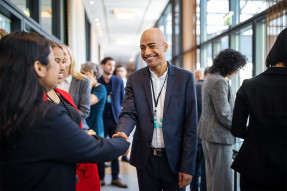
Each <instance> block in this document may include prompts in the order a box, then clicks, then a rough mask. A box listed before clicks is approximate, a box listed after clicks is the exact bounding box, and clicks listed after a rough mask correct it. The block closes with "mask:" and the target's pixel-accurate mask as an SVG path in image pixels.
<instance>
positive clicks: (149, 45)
mask: <svg viewBox="0 0 287 191" xmlns="http://www.w3.org/2000/svg"><path fill="white" fill-rule="evenodd" d="M140 49H141V57H142V59H143V60H144V61H145V62H146V63H147V65H148V66H149V68H156V67H157V66H159V65H161V64H166V60H165V52H166V50H167V44H166V43H165V40H164V37H162V36H161V34H158V33H156V32H154V31H145V32H144V33H143V35H142V37H141V41H140Z"/></svg>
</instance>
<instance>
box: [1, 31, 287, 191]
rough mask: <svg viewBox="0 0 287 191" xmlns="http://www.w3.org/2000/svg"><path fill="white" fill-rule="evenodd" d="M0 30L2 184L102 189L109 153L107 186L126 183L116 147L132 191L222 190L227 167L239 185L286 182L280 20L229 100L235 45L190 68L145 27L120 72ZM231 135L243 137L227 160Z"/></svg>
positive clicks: (286, 45)
mask: <svg viewBox="0 0 287 191" xmlns="http://www.w3.org/2000/svg"><path fill="white" fill-rule="evenodd" d="M0 32H1V33H0V34H1V38H0V90H1V92H0V103H1V104H0V132H1V133H0V138H1V139H0V140H1V141H0V144H1V145H0V147H1V148H0V190H3V191H4V190H77V191H86V190H91V191H99V190H100V188H101V187H102V186H105V185H106V182H105V166H106V163H105V162H107V161H109V162H111V176H112V181H111V184H112V185H114V186H117V187H120V188H127V187H128V185H127V184H125V183H123V182H122V180H121V179H120V178H119V172H120V165H119V159H118V157H119V156H121V155H123V156H122V161H127V162H129V163H130V164H131V165H133V166H135V167H136V170H137V178H138V186H139V190H141V191H153V190H154V191H160V190H164V191H174V190H185V188H186V186H188V185H190V190H191V191H197V190H200V191H205V190H208V191H231V190H233V187H234V186H235V185H234V184H233V182H234V180H233V170H232V169H234V170H235V171H237V172H239V173H240V187H241V190H242V191H245V190H246V191H248V190H250V191H251V190H252V191H253V190H286V189H287V183H286V180H287V163H286V161H287V152H286V151H287V144H286V138H287V99H286V98H287V68H286V67H287V29H284V30H283V31H282V32H281V33H280V34H279V36H278V38H277V40H276V42H275V44H274V45H273V47H272V49H271V50H270V52H269V53H268V56H267V59H266V67H267V69H266V71H264V72H263V73H261V74H259V75H258V76H256V77H254V78H252V79H248V80H244V82H243V84H242V86H241V87H240V88H239V90H238V92H237V94H236V99H235V101H234V97H233V94H232V91H231V86H230V84H229V81H228V80H229V79H230V78H231V77H232V76H233V75H235V74H236V73H237V72H238V71H239V70H240V69H242V68H243V67H244V66H245V64H246V62H247V59H246V57H245V56H244V55H242V54H241V53H240V52H238V51H235V50H233V49H225V50H222V51H221V52H220V53H219V54H218V55H217V56H216V57H215V58H214V59H213V64H212V66H211V67H208V68H205V70H204V73H203V70H197V71H195V73H194V74H195V75H193V73H192V72H190V71H187V70H184V69H182V68H179V67H176V66H174V65H173V64H172V63H171V62H169V61H167V60H166V57H165V52H166V51H167V49H168V44H167V43H166V40H165V36H164V34H163V33H162V32H161V31H160V30H159V29H157V28H151V29H147V30H146V31H144V32H143V34H142V36H141V39H140V52H141V57H142V59H143V60H144V61H145V62H146V64H147V66H146V67H144V68H142V69H140V70H138V71H136V72H134V73H132V74H130V75H129V76H128V78H127V70H126V68H125V66H124V65H116V61H115V60H114V59H113V58H112V57H105V58H104V59H103V60H102V61H101V63H100V64H96V63H93V62H86V63H83V64H82V65H81V69H80V70H78V69H77V63H76V60H75V58H74V55H73V52H72V51H71V49H70V48H69V47H68V46H66V45H60V44H58V43H56V42H54V41H52V40H49V39H47V38H45V37H44V36H42V35H40V34H37V33H34V32H19V31H15V32H12V33H11V34H8V33H7V32H5V31H3V30H0ZM134 129H135V131H134V135H133V142H132V148H131V154H130V159H129V158H128V157H127V156H126V155H127V154H128V152H129V147H130V143H129V142H128V137H129V136H130V134H131V132H132V131H133V130H134ZM236 137H239V138H242V139H244V142H243V145H242V147H241V149H240V150H239V153H238V155H237V156H236V158H235V159H234V161H233V159H232V154H233V153H232V148H233V147H232V146H233V145H234V144H235V141H236ZM15 181H16V182H17V183H15Z"/></svg>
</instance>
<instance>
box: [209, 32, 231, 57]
mask: <svg viewBox="0 0 287 191" xmlns="http://www.w3.org/2000/svg"><path fill="white" fill-rule="evenodd" d="M228 42H229V40H228V36H225V37H223V38H221V39H219V40H216V41H214V42H213V43H212V55H213V58H215V57H216V56H217V55H218V54H219V52H220V51H222V50H224V49H227V48H228Z"/></svg>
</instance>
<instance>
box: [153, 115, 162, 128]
mask: <svg viewBox="0 0 287 191" xmlns="http://www.w3.org/2000/svg"><path fill="white" fill-rule="evenodd" d="M153 120H154V123H153V124H154V128H155V129H159V128H162V119H160V118H158V117H157V116H156V115H154V117H153Z"/></svg>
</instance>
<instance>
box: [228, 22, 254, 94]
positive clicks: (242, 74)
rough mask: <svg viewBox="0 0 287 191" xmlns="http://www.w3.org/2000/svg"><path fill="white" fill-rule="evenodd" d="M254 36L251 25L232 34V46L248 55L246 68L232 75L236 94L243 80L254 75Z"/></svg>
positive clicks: (233, 89)
mask: <svg viewBox="0 0 287 191" xmlns="http://www.w3.org/2000/svg"><path fill="white" fill-rule="evenodd" d="M252 38H253V31H252V27H251V26H249V27H246V28H243V29H241V30H239V31H236V32H235V33H233V34H232V35H231V48H233V49H234V50H236V51H239V52H240V53H241V54H243V55H244V56H246V57H247V62H246V65H245V66H244V68H242V69H241V70H240V71H239V72H238V73H237V74H236V75H234V76H233V77H232V82H231V84H232V86H233V88H232V91H233V93H234V94H235V92H236V91H237V90H238V88H239V87H240V86H241V84H242V82H243V80H245V79H249V78H252V77H253V55H252V54H253V53H252V48H253V44H252Z"/></svg>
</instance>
